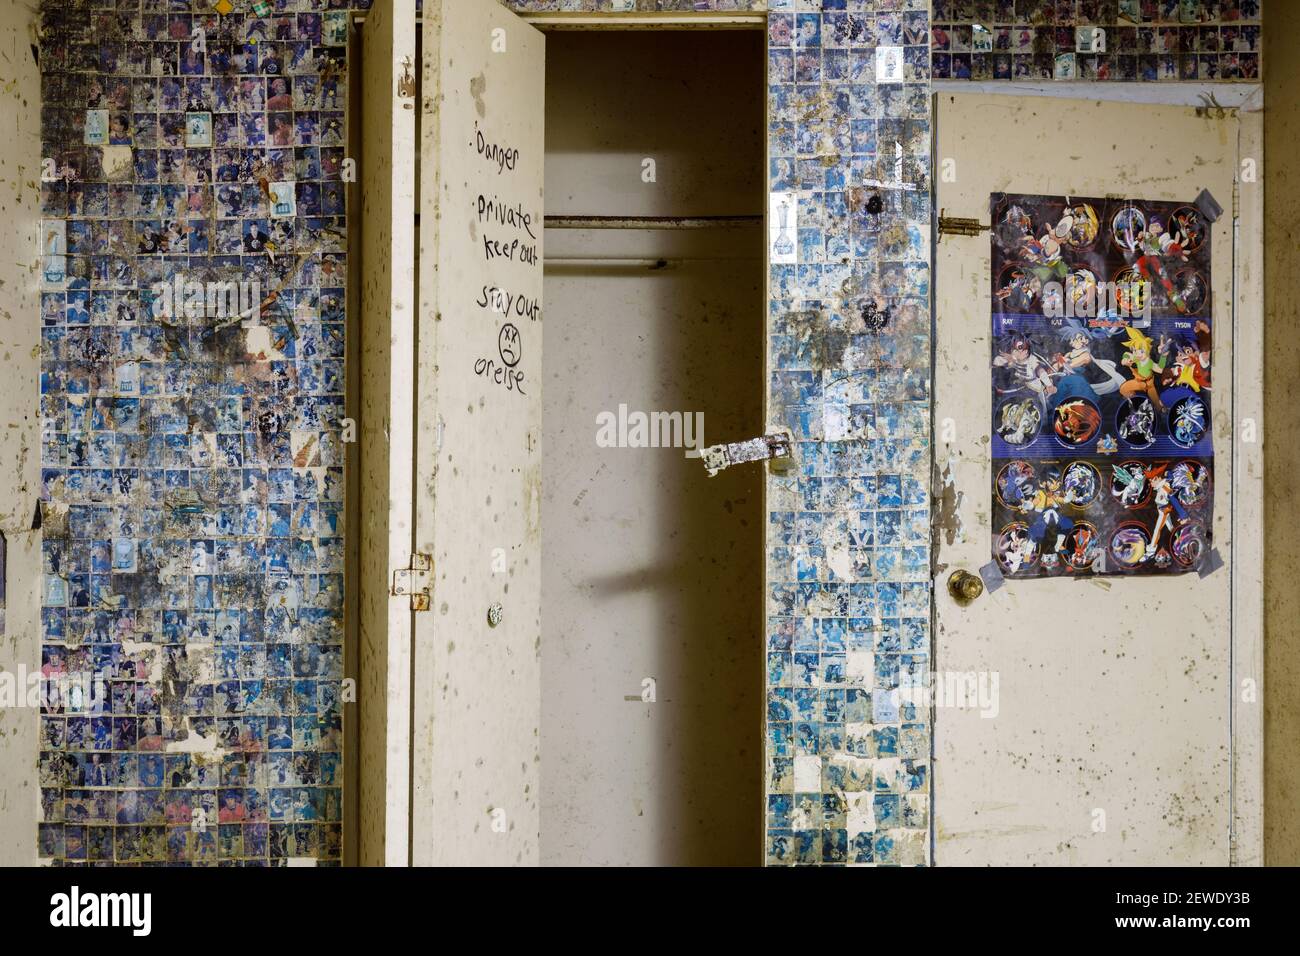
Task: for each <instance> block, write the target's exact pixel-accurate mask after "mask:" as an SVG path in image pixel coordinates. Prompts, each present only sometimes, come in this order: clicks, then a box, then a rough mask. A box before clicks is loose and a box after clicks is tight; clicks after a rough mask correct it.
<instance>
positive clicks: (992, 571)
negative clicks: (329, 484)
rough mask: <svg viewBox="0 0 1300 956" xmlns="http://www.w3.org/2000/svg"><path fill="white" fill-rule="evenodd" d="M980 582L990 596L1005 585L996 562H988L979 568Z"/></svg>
mask: <svg viewBox="0 0 1300 956" xmlns="http://www.w3.org/2000/svg"><path fill="white" fill-rule="evenodd" d="M980 580H981V581H983V582H984V587H986V588H987V589H988V592H989V594H992V593H993V592H994V591H996V590H997V589H998V588H1000V587H1002V585H1003V584H1005V583H1006V580H1007V579H1006V578H1004V577H1003V576H1002V568H1001V567H1000V566H999V565H998V563H997V562H996V561H990V562H989V563H988V564H986V565H984V567H982V568H980Z"/></svg>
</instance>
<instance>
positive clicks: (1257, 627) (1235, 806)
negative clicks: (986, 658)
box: [930, 81, 1265, 866]
mask: <svg viewBox="0 0 1300 956" xmlns="http://www.w3.org/2000/svg"><path fill="white" fill-rule="evenodd" d="M1135 85H1137V84H1119V83H1113V84H1104V83H1103V84H1098V83H1093V84H1088V86H1090V87H1092V88H1091V89H1081V88H1080V87H1081V86H1082V84H1064V85H1060V86H1054V85H1052V84H1027V83H989V84H970V83H966V82H964V81H963V82H957V81H939V82H938V83H935V84H934V85H933V93H932V97H933V98H932V104H933V108H932V111H931V116H932V117H933V118H934V122H933V124H932V128H931V135H932V137H933V139H932V144H933V147H934V148H933V149H932V150H931V155H932V156H933V157H934V162H935V163H936V164H937V163H938V162H939V158H938V127H939V122H940V111H939V109H938V104H939V98H940V97H941V96H943V95H945V94H952V93H967V94H970V93H979V94H982V95H988V96H999V95H1000V96H1009V97H1023V96H1041V97H1044V98H1055V99H1066V100H1079V99H1085V100H1091V101H1097V100H1107V101H1120V102H1129V103H1134V104H1158V105H1174V106H1189V107H1195V108H1198V109H1205V108H1206V106H1205V100H1204V99H1203V98H1202V94H1203V93H1206V92H1207V90H1209V88H1210V87H1214V88H1215V89H1214V90H1209V91H1210V92H1212V93H1214V95H1215V98H1216V100H1218V96H1219V95H1220V94H1219V92H1218V89H1217V88H1218V87H1221V86H1224V85H1225V84H1196V83H1172V84H1159V85H1158V89H1156V90H1154V91H1150V92H1148V91H1146V90H1145V89H1142V90H1138V91H1136V92H1135V91H1133V90H1130V89H1129V87H1132V86H1135ZM1224 95H1228V94H1224ZM1230 96H1231V98H1230V100H1229V102H1232V103H1233V104H1236V105H1233V106H1230V107H1223V109H1224V110H1225V111H1226V112H1231V113H1235V114H1236V115H1237V126H1238V138H1237V164H1236V165H1237V181H1236V183H1235V184H1234V190H1233V195H1232V197H1230V198H1231V202H1228V203H1225V209H1224V215H1230V216H1234V217H1235V218H1236V222H1235V224H1234V226H1233V238H1234V242H1233V258H1232V282H1233V289H1232V294H1231V302H1232V313H1231V315H1230V316H1229V321H1230V322H1231V325H1232V354H1231V362H1232V368H1233V376H1232V380H1233V394H1232V399H1231V401H1230V402H1229V407H1228V411H1227V414H1228V415H1229V416H1230V417H1231V421H1232V422H1233V423H1234V426H1235V427H1234V430H1233V435H1234V440H1233V442H1232V446H1231V448H1230V449H1229V451H1228V454H1230V455H1231V456H1232V462H1233V467H1232V475H1233V486H1232V494H1231V496H1230V499H1229V509H1230V525H1229V526H1230V528H1231V543H1232V562H1231V564H1230V566H1229V568H1228V573H1229V576H1230V584H1229V595H1230V608H1229V621H1230V624H1229V627H1230V630H1231V642H1230V647H1229V681H1228V688H1229V692H1230V693H1231V695H1232V697H1231V699H1230V700H1229V701H1228V707H1229V718H1228V726H1229V738H1230V743H1229V747H1230V753H1229V767H1230V774H1231V779H1230V781H1229V791H1228V792H1229V801H1230V804H1231V806H1230V813H1229V833H1230V837H1229V864H1230V865H1232V866H1262V865H1263V863H1264V803H1263V800H1264V696H1263V695H1264V693H1265V688H1264V687H1263V686H1262V683H1263V677H1264V531H1265V528H1264V493H1265V488H1264V444H1263V434H1264V431H1263V425H1264V420H1263V414H1264V383H1263V376H1262V374H1258V375H1254V376H1251V375H1241V376H1238V371H1239V370H1240V369H1243V368H1245V369H1250V368H1256V369H1262V368H1263V366H1264V354H1265V353H1264V326H1263V315H1264V271H1263V270H1264V180H1263V176H1262V173H1259V174H1258V175H1257V176H1256V179H1255V181H1254V182H1253V183H1243V182H1242V168H1243V164H1244V162H1245V161H1246V160H1251V159H1253V160H1255V162H1256V165H1257V166H1258V163H1259V162H1260V161H1262V158H1263V155H1264V122H1263V118H1264V113H1263V110H1264V89H1263V86H1261V85H1253V86H1249V87H1244V88H1243V86H1242V84H1232V90H1231V94H1230ZM1218 101H1219V102H1222V100H1218ZM1210 109H1211V110H1214V109H1215V108H1214V107H1211V108H1210ZM937 171H938V170H937V166H936V169H935V170H933V171H932V172H935V173H937ZM931 182H932V183H935V184H937V177H936V176H934V175H932V178H931ZM932 189H934V193H932V198H933V196H935V195H937V185H935V186H932ZM939 214H940V210H939V209H938V206H937V205H935V206H934V213H933V215H934V217H935V224H934V228H933V229H932V232H931V235H932V240H931V241H932V251H931V256H930V264H931V268H932V269H934V268H935V265H936V262H937V256H936V254H935V251H934V249H933V244H936V243H938V242H939V241H940V237H939V231H938V217H939ZM981 235H982V234H981ZM957 241H960V240H957ZM976 241H978V240H976ZM937 286H938V281H937V276H935V280H934V281H933V282H932V284H931V302H932V305H933V304H935V303H936V301H937V299H936V296H937V291H936V290H937ZM931 315H932V321H934V322H938V321H940V319H939V317H938V315H937V313H936V312H935V310H934V309H933V308H932V309H931ZM932 369H933V372H932V374H933V375H936V376H937V375H938V368H937V365H932ZM932 386H933V383H932ZM931 394H932V395H933V394H934V391H933V387H932V392H931ZM931 408H932V410H933V405H932V406H931ZM1221 414H1222V413H1221ZM1243 432H1244V433H1246V434H1248V435H1249V434H1253V436H1254V437H1253V439H1251V440H1244V439H1243V438H1242V437H1241V434H1242V433H1243ZM936 452H937V446H936V447H935V448H934V449H932V451H931V456H932V461H933V460H934V455H935V453H936ZM931 520H932V521H933V515H932V519H931ZM932 598H933V592H932ZM936 617H937V610H936V608H935V605H934V603H933V600H932V602H931V623H932V624H934V623H935V620H936ZM934 630H935V629H934V628H933V627H932V628H931V642H932V644H931V650H932V651H933V641H934V639H935V638H934V636H933V635H934ZM936 716H937V715H936V714H935V713H934V712H933V709H932V711H931V726H935V724H936V720H935V718H936ZM934 741H935V735H934V734H932V735H931V742H930V743H931V756H932V758H933V756H934V752H935V743H934ZM934 850H935V846H934V824H933V820H932V821H931V852H932V854H933V851H934ZM931 859H932V861H933V860H934V858H933V855H932V857H931Z"/></svg>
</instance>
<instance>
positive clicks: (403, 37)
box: [348, 0, 416, 866]
mask: <svg viewBox="0 0 1300 956" xmlns="http://www.w3.org/2000/svg"><path fill="white" fill-rule="evenodd" d="M415 69H416V67H415V0H386V2H384V3H377V4H375V5H374V8H373V9H372V10H371V11H370V14H369V16H368V17H367V18H366V21H365V24H364V25H363V27H362V28H361V73H362V84H361V88H362V95H361V104H360V106H361V110H360V117H359V118H360V121H361V124H362V136H361V144H362V145H361V153H360V157H359V159H360V162H359V164H358V169H357V172H358V179H359V181H360V182H359V185H360V187H361V188H360V190H359V191H358V192H356V193H354V198H355V199H359V204H360V213H361V215H360V221H361V248H362V249H363V250H364V256H363V258H364V262H363V265H362V270H361V271H362V274H363V276H364V280H363V281H362V283H361V321H360V323H358V324H357V326H355V327H356V328H357V329H358V330H359V333H360V338H361V347H360V350H359V357H360V366H361V374H360V378H361V388H360V395H361V421H360V424H361V428H360V435H359V438H360V446H361V447H360V469H359V470H360V477H359V481H358V482H357V486H358V487H357V491H358V493H359V495H360V517H361V520H360V522H359V527H357V528H356V529H355V531H354V530H352V529H349V531H348V533H349V534H354V533H355V534H357V535H358V536H359V547H360V561H359V568H358V570H359V576H358V577H359V583H360V588H359V590H360V595H359V600H358V601H357V608H358V611H357V613H358V616H359V619H360V620H359V624H360V628H359V631H360V640H359V644H360V647H359V651H360V654H359V660H358V674H359V681H358V684H359V687H358V692H357V707H358V710H359V717H360V719H359V737H360V740H359V745H358V747H357V748H356V750H355V753H356V756H357V759H358V762H359V764H360V769H359V780H360V783H359V787H358V804H359V807H360V813H359V814H357V815H356V817H355V818H354V819H356V820H357V826H358V831H359V832H358V835H357V838H358V844H357V845H358V858H359V861H360V862H361V863H362V864H365V865H370V866H381V865H387V866H405V865H407V863H408V862H409V860H410V833H411V830H410V789H411V778H410V750H411V640H412V619H413V617H414V614H413V612H412V610H411V604H410V600H409V599H408V598H404V597H395V596H393V595H392V594H391V590H392V588H393V584H394V581H395V575H400V573H401V572H402V570H403V569H405V568H407V567H408V566H409V563H410V559H411V550H412V536H411V531H412V526H413V518H412V503H413V498H414V492H413V477H414V475H413V472H414V468H413V462H414V434H415V431H414V425H415V422H414V416H413V415H412V407H413V405H414V400H413V398H412V394H413V391H414V387H415V314H416V313H415V274H414V273H415V221H414V217H413V216H412V210H413V209H414V207H415ZM354 115H355V114H354Z"/></svg>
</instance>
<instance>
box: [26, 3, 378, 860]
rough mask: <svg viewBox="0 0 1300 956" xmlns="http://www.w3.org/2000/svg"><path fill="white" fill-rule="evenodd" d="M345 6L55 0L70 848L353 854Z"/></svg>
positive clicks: (50, 419) (50, 442)
mask: <svg viewBox="0 0 1300 956" xmlns="http://www.w3.org/2000/svg"><path fill="white" fill-rule="evenodd" d="M351 5H352V6H362V7H364V6H368V5H369V4H368V2H366V0H360V2H354V3H353V4H351ZM343 6H345V4H341V3H329V4H322V3H317V2H309V0H193V2H188V3H187V2H176V0H117V2H112V0H49V2H46V3H45V4H44V5H43V11H42V31H43V34H42V39H41V46H40V49H41V62H40V66H41V70H42V108H41V129H42V138H43V141H44V152H43V155H44V157H45V160H46V168H45V170H44V175H43V176H42V180H43V182H42V189H41V198H42V215H43V227H42V242H43V248H42V254H43V262H42V269H43V285H44V292H43V294H42V296H41V318H42V366H41V414H42V451H41V482H42V500H43V511H44V514H43V531H44V548H43V561H44V568H43V571H44V595H43V610H42V632H43V645H42V668H43V671H44V674H45V675H46V677H47V678H49V681H48V684H47V686H49V688H50V692H49V693H48V694H47V698H46V700H45V701H44V702H43V706H42V715H41V751H42V752H41V757H40V768H39V777H40V787H41V802H42V821H43V822H42V823H41V824H40V828H39V843H40V852H41V854H42V856H45V857H48V858H51V859H52V860H54V861H55V862H59V863H67V864H81V863H91V864H108V863H117V864H159V863H171V864H186V863H192V864H211V863H235V862H239V863H251V864H256V863H262V864H266V863H271V864H282V863H285V862H287V861H289V860H292V859H307V860H311V861H321V862H329V861H336V860H338V859H339V857H340V848H341V822H340V821H341V819H342V814H341V792H342V791H341V771H340V761H341V749H342V748H341V705H340V686H341V684H340V682H341V678H342V650H343V626H342V621H343V618H342V613H343V612H342V595H343V550H342V546H341V543H342V537H341V536H342V534H343V527H342V506H343V501H342V498H343V487H342V475H343V471H342V450H341V444H340V431H339V429H340V420H341V419H342V418H343V414H344V412H343V319H344V316H343V301H344V278H343V277H344V273H345V225H344V203H343V183H342V181H341V174H342V170H343V168H344V159H345V157H344V149H343V146H344V112H343V107H344V101H343V97H344V90H345V85H346V84H345V77H346V67H345V62H344V60H345V50H346V43H347V38H348V24H349V16H350V14H349V12H348V11H347V10H346V9H336V8H340V7H343ZM322 7H325V8H326V9H322Z"/></svg>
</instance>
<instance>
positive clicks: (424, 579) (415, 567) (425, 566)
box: [393, 551, 433, 611]
mask: <svg viewBox="0 0 1300 956" xmlns="http://www.w3.org/2000/svg"><path fill="white" fill-rule="evenodd" d="M432 580H433V557H432V556H431V555H427V554H420V553H419V552H418V551H414V552H412V553H411V561H410V564H409V565H408V566H407V567H405V568H398V569H397V570H396V571H394V572H393V597H408V596H409V597H410V599H411V610H412V611H427V610H429V582H430V581H432Z"/></svg>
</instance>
